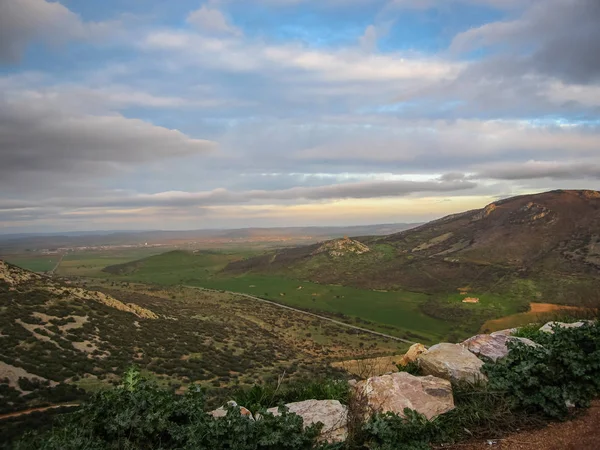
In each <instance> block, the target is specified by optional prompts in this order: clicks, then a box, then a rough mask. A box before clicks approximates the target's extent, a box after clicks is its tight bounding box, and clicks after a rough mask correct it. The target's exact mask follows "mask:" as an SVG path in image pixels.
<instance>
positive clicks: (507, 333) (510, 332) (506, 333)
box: [490, 328, 519, 336]
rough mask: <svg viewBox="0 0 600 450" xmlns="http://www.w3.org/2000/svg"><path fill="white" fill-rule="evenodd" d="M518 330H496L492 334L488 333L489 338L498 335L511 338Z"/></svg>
mask: <svg viewBox="0 0 600 450" xmlns="http://www.w3.org/2000/svg"><path fill="white" fill-rule="evenodd" d="M518 330H519V329H518V328H507V329H506V330H498V331H494V332H493V333H490V335H491V336H498V335H503V336H512V335H513V334H515V333H516V332H517V331H518Z"/></svg>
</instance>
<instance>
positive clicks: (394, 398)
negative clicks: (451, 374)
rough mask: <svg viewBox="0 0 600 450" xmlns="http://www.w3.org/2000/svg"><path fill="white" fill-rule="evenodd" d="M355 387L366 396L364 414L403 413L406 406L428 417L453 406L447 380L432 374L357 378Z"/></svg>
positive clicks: (400, 374)
mask: <svg viewBox="0 0 600 450" xmlns="http://www.w3.org/2000/svg"><path fill="white" fill-rule="evenodd" d="M356 390H357V393H358V394H359V395H363V396H364V397H365V398H366V401H367V405H368V408H367V414H374V413H386V412H392V413H396V414H399V415H401V416H404V409H405V408H409V409H413V410H415V411H417V412H419V413H421V414H423V415H424V416H425V417H427V418H428V419H429V420H431V419H433V418H434V417H437V416H439V415H440V414H443V413H445V412H448V411H450V410H452V409H454V398H453V397H452V386H451V384H450V382H449V381H447V380H443V379H441V378H437V377H433V376H425V377H417V376H414V375H411V374H409V373H407V372H398V373H392V374H388V375H382V376H380V377H372V378H369V379H368V380H365V381H360V382H359V383H358V384H357V385H356Z"/></svg>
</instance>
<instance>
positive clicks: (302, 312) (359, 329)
mask: <svg viewBox="0 0 600 450" xmlns="http://www.w3.org/2000/svg"><path fill="white" fill-rule="evenodd" d="M185 287H187V288H192V289H200V290H202V291H209V292H226V293H227V294H232V295H238V296H240V297H246V298H249V299H251V300H255V301H257V302H263V303H268V304H269V305H273V306H276V307H278V308H283V309H287V310H289V311H294V312H297V313H300V314H304V315H307V316H312V317H316V318H317V319H321V320H327V321H328V322H333V323H335V324H337V325H341V326H343V327H347V328H352V329H354V330H358V331H362V332H364V333H370V334H374V335H377V336H381V337H384V338H387V339H392V340H394V341H398V342H404V343H405V344H411V345H412V344H416V342H413V341H409V340H407V339H402V338H399V337H396V336H390V335H389V334H385V333H380V332H379V331H373V330H369V329H367V328H362V327H357V326H356V325H350V324H349V323H345V322H341V321H339V320H335V319H331V318H329V317H325V316H320V315H318V314H314V313H311V312H308V311H303V310H301V309H296V308H292V307H291V306H286V305H282V304H281V303H277V302H272V301H270V300H265V299H264V298H260V297H255V296H253V295H250V294H242V293H241V292H231V291H217V290H215V289H208V288H203V287H198V286H185Z"/></svg>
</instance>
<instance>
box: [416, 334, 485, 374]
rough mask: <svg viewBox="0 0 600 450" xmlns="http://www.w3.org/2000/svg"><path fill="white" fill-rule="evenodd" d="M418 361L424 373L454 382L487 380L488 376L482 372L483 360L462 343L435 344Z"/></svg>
mask: <svg viewBox="0 0 600 450" xmlns="http://www.w3.org/2000/svg"><path fill="white" fill-rule="evenodd" d="M417 361H419V366H420V368H421V371H422V372H423V373H424V374H426V375H433V376H436V377H440V378H444V379H446V380H449V381H451V382H453V383H456V382H460V381H467V382H469V383H477V382H485V381H487V377H486V376H485V375H484V374H483V373H481V366H483V361H481V360H480V359H479V358H477V356H475V355H474V354H473V353H471V352H470V351H469V350H467V349H466V348H465V347H463V346H462V345H460V344H448V343H442V344H437V345H434V346H432V347H431V348H430V349H429V351H428V352H427V353H424V354H422V355H421V356H419V359H418V360H417Z"/></svg>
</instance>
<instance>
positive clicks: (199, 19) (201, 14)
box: [187, 5, 242, 36]
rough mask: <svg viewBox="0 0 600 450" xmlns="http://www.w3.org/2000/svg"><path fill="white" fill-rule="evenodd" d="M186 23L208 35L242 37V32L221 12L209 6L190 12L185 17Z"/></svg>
mask: <svg viewBox="0 0 600 450" xmlns="http://www.w3.org/2000/svg"><path fill="white" fill-rule="evenodd" d="M187 22H188V23H189V24H191V25H193V26H195V27H196V28H198V29H199V30H200V31H204V32H208V33H217V34H219V33H221V34H231V35H234V36H241V35H242V30H240V29H239V28H237V27H236V26H234V25H233V24H231V22H230V21H229V20H228V19H227V18H226V17H225V15H224V14H223V12H222V11H220V10H219V9H217V8H215V7H212V6H209V5H203V6H201V7H200V9H197V10H195V11H192V12H191V13H190V14H189V15H188V17H187Z"/></svg>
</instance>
